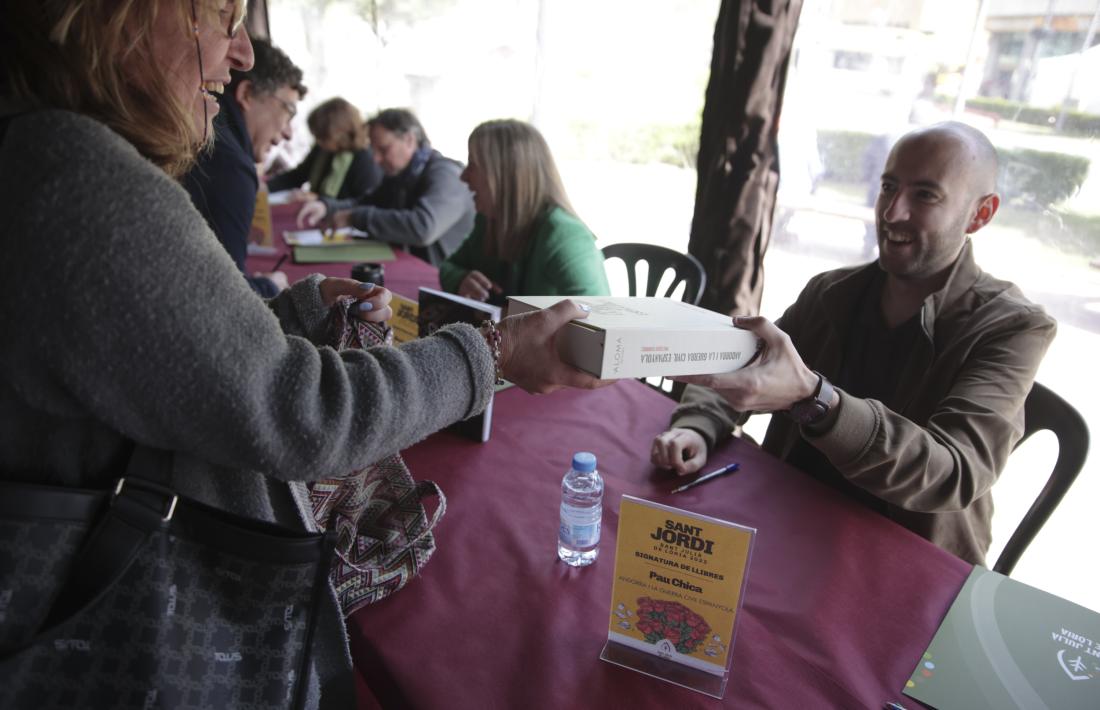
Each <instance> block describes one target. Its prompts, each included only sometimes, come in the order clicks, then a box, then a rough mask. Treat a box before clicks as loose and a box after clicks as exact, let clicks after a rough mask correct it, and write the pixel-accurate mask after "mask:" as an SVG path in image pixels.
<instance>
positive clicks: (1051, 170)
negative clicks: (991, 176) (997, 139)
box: [997, 148, 1089, 209]
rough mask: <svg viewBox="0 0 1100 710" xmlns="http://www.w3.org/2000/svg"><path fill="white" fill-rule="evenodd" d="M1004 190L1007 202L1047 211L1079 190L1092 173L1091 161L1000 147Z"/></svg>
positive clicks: (1056, 154)
mask: <svg viewBox="0 0 1100 710" xmlns="http://www.w3.org/2000/svg"><path fill="white" fill-rule="evenodd" d="M997 152H998V153H999V154H1000V156H1001V190H1002V192H1003V193H1004V197H1005V199H1006V200H1008V201H1010V202H1013V203H1016V204H1019V205H1021V206H1024V207H1030V208H1035V209H1047V208H1049V207H1053V206H1055V205H1057V204H1059V203H1060V202H1062V201H1063V200H1065V199H1066V198H1067V197H1070V196H1071V195H1073V194H1074V193H1075V192H1077V191H1078V190H1079V189H1081V185H1082V183H1084V182H1085V178H1086V177H1088V174H1089V160H1088V158H1082V157H1080V156H1076V155H1068V154H1066V153H1048V152H1044V151H1041V150H1028V149H1026V148H1017V149H1012V150H1006V149H1004V148H999V149H998V150H997Z"/></svg>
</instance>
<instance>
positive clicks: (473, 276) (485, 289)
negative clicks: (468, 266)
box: [458, 271, 502, 301]
mask: <svg viewBox="0 0 1100 710" xmlns="http://www.w3.org/2000/svg"><path fill="white" fill-rule="evenodd" d="M501 290H502V289H501V288H500V286H497V285H496V284H495V283H493V281H492V279H490V278H489V277H488V276H486V275H485V274H483V273H481V272H480V271H471V272H469V273H468V274H466V278H464V279H462V283H460V284H459V285H458V295H459V296H462V297H463V298H472V299H473V300H475V301H487V300H489V296H490V295H491V294H494V293H500V292H501Z"/></svg>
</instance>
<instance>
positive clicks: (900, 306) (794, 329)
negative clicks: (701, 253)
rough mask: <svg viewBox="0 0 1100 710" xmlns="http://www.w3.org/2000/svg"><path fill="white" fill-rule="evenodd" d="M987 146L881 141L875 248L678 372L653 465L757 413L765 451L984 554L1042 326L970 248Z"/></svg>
mask: <svg viewBox="0 0 1100 710" xmlns="http://www.w3.org/2000/svg"><path fill="white" fill-rule="evenodd" d="M996 179H997V152H996V150H995V149H994V148H993V146H992V145H991V144H990V142H989V140H988V139H987V138H986V137H985V136H984V135H983V134H982V133H981V132H980V131H977V130H975V129H973V128H971V127H969V126H966V125H964V124H960V123H954V122H952V123H942V124H937V125H934V126H931V127H929V128H924V129H920V130H917V131H914V132H912V133H909V134H907V135H905V136H904V137H902V138H901V139H900V140H899V141H898V142H897V143H896V144H895V145H894V147H893V149H892V150H891V151H890V154H889V157H888V158H887V160H886V166H885V170H884V171H883V173H882V182H881V188H880V191H879V195H878V200H877V201H876V204H875V225H876V229H877V234H878V246H879V258H878V260H877V261H876V262H872V263H870V264H866V265H863V266H859V267H854V268H845V269H838V270H835V271H829V272H826V273H824V274H819V275H818V276H816V277H814V278H813V279H812V280H811V281H810V282H809V284H807V285H806V287H805V289H803V291H802V293H801V294H800V295H799V297H798V300H797V301H796V302H795V303H794V305H792V306H791V307H790V308H788V309H787V311H786V312H785V313H784V314H783V316H782V317H781V318H780V319H779V320H778V321H776V322H775V323H774V324H772V323H770V322H769V321H767V320H766V319H764V318H760V317H754V318H737V319H735V324H736V325H738V326H739V327H742V328H746V329H748V330H751V331H753V332H754V333H756V334H757V335H758V336H760V338H761V340H762V343H763V349H762V351H761V353H760V354H759V356H758V358H757V359H756V360H755V361H754V362H753V363H752V364H750V365H749V366H748V367H745V368H743V369H741V370H740V371H738V372H735V373H731V374H728V375H716V376H698V377H691V378H684V379H686V380H687V381H689V382H691V383H692V385H690V386H689V387H688V388H687V389H686V391H685V393H684V397H683V399H682V402H681V405H680V407H678V408H677V410H676V411H675V413H674V414H673V417H672V423H671V426H670V428H669V430H668V431H666V432H664V433H662V434H660V435H658V436H657V437H656V438H655V439H654V441H653V448H652V452H651V454H652V460H653V462H654V464H656V465H658V466H661V467H664V468H671V469H673V470H674V471H676V473H678V474H681V475H684V474H688V473H693V472H695V471H698V470H699V469H700V467H702V466H703V465H704V464H705V463H706V460H707V454H708V452H709V451H710V450H712V449H713V448H714V447H715V446H716V445H717V444H719V443H721V442H722V441H723V440H725V439H726V438H728V437H729V436H730V434H731V432H732V431H733V429H734V427H735V426H736V425H738V424H740V423H742V422H743V421H744V420H745V419H747V417H748V413H752V412H775V413H776V415H775V416H773V417H772V419H771V423H770V424H769V426H768V431H767V435H766V437H765V439H764V444H763V446H764V448H765V449H766V450H768V451H770V452H771V453H773V454H775V455H776V456H779V457H780V458H782V459H784V460H786V461H788V462H790V463H791V464H793V465H795V466H797V467H798V468H801V469H802V470H803V471H805V472H806V473H808V474H809V475H811V476H813V477H815V478H817V479H819V480H821V481H823V482H825V483H827V484H828V485H831V486H834V487H836V488H838V489H840V490H841V491H843V492H844V493H846V494H848V495H850V496H852V497H854V498H856V499H857V500H859V501H861V502H862V503H863V504H865V505H867V506H868V507H870V508H872V509H874V510H876V511H878V512H880V513H881V514H883V515H885V516H887V517H889V518H890V519H892V520H894V521H896V522H898V523H900V524H901V525H904V526H905V527H907V528H909V529H910V530H912V531H913V532H915V533H917V534H918V535H921V536H922V537H925V538H927V539H928V540H931V541H932V542H933V543H935V544H937V545H939V546H940V547H942V548H943V549H945V550H947V551H949V552H951V553H953V554H955V555H957V556H959V557H961V558H962V559H964V560H966V561H968V562H972V563H975V564H984V563H985V553H986V550H987V549H988V548H989V542H990V537H991V532H990V519H991V517H992V513H993V501H992V496H991V494H990V491H991V489H992V488H993V484H994V483H995V482H996V480H997V476H998V475H999V474H1000V471H1001V469H1002V468H1003V466H1004V464H1005V461H1006V460H1007V458H1008V455H1009V453H1010V452H1011V451H1012V447H1013V446H1014V445H1015V443H1016V442H1017V441H1018V440H1019V438H1020V436H1021V434H1022V432H1023V406H1024V400H1025V399H1026V397H1027V394H1028V391H1029V390H1030V389H1031V383H1032V381H1033V379H1034V377H1035V371H1036V370H1037V369H1038V367H1039V362H1040V360H1042V358H1043V354H1044V353H1045V352H1046V349H1047V347H1048V346H1049V345H1050V342H1051V340H1053V338H1054V333H1055V322H1054V321H1053V320H1052V319H1051V318H1050V317H1048V316H1047V315H1046V314H1045V313H1044V312H1043V310H1042V308H1040V307H1039V306H1037V305H1035V304H1033V303H1031V302H1029V301H1028V300H1027V299H1026V298H1024V296H1023V294H1022V293H1021V292H1020V290H1019V289H1018V288H1017V287H1016V286H1014V285H1013V284H1011V283H1008V282H1005V281H1000V280H997V279H995V278H993V277H992V276H989V275H988V274H986V273H984V272H983V271H982V270H981V269H980V268H979V267H978V265H977V264H976V263H975V262H974V255H973V251H972V248H971V244H970V235H971V234H973V233H974V232H976V231H978V230H979V229H981V228H982V227H984V226H985V225H986V224H988V223H989V221H990V220H991V219H993V216H994V215H995V214H996V213H997V208H998V207H999V206H1000V197H999V196H998V195H997V192H996Z"/></svg>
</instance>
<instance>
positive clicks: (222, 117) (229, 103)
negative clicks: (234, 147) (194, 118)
mask: <svg viewBox="0 0 1100 710" xmlns="http://www.w3.org/2000/svg"><path fill="white" fill-rule="evenodd" d="M218 106H219V107H220V108H221V110H220V111H218V115H217V116H215V117H214V121H215V123H217V122H219V121H220V122H221V124H222V127H223V130H227V131H229V132H230V133H231V134H232V135H233V137H234V138H235V139H236V140H237V143H238V145H240V146H241V148H242V149H244V151H245V153H247V154H248V159H249V160H254V158H253V156H254V155H255V152H254V151H253V150H252V137H251V136H249V135H248V127H247V125H246V124H245V122H244V112H243V111H242V110H241V105H240V104H239V103H237V98H236V97H235V96H234V95H233V89H232V88H231V87H229V86H227V87H225V93H223V94H222V95H221V96H219V97H218Z"/></svg>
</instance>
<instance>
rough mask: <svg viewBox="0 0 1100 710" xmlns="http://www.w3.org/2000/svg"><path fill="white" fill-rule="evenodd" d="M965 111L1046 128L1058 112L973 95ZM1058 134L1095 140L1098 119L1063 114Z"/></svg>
mask: <svg viewBox="0 0 1100 710" xmlns="http://www.w3.org/2000/svg"><path fill="white" fill-rule="evenodd" d="M937 99H938V100H939V102H940V103H950V102H953V101H954V98H952V97H946V96H938V97H937ZM966 108H967V110H969V111H976V112H979V113H986V114H992V115H994V116H997V117H999V118H1003V119H1005V120H1008V121H1016V122H1018V123H1027V124H1031V125H1034V126H1046V127H1048V128H1051V129H1053V128H1054V126H1055V124H1056V123H1057V121H1058V112H1059V111H1060V107H1058V106H1053V107H1041V106H1029V105H1027V104H1024V103H1020V102H1019V101H1009V100H1008V99H994V98H989V97H985V96H975V97H974V98H972V99H968V100H967V102H966ZM1061 133H1062V134H1063V135H1067V136H1087V137H1096V136H1097V135H1100V116H1097V115H1096V114H1093V113H1085V112H1083V111H1067V112H1066V117H1065V122H1064V123H1063V125H1062V131H1061Z"/></svg>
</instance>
